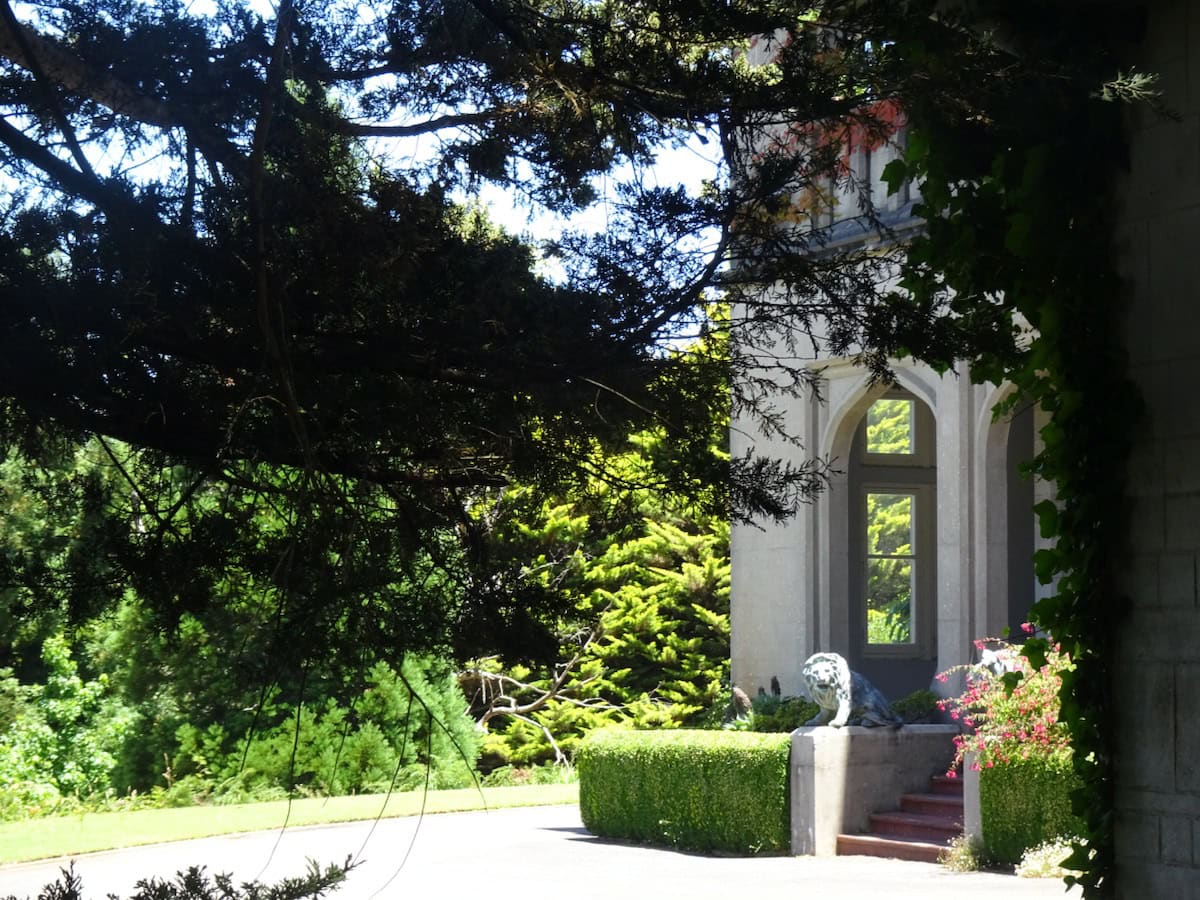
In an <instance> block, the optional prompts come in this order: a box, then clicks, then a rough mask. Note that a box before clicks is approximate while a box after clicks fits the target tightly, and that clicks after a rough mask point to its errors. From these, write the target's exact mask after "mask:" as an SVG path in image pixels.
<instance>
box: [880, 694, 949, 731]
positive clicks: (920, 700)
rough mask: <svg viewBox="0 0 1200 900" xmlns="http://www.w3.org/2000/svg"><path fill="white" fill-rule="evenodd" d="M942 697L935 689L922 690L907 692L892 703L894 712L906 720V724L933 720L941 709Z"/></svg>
mask: <svg viewBox="0 0 1200 900" xmlns="http://www.w3.org/2000/svg"><path fill="white" fill-rule="evenodd" d="M940 703H941V698H940V697H939V696H938V695H937V694H935V693H934V692H933V691H927V690H920V691H913V692H912V693H911V694H906V695H905V696H903V697H901V698H900V699H899V700H897V701H896V702H894V703H893V704H892V712H894V713H895V714H896V715H898V716H899V717H900V718H901V719H903V720H904V724H906V725H912V724H916V723H919V722H932V721H933V720H934V717H935V716H936V715H937V713H938V710H939V709H940V706H939V704H940Z"/></svg>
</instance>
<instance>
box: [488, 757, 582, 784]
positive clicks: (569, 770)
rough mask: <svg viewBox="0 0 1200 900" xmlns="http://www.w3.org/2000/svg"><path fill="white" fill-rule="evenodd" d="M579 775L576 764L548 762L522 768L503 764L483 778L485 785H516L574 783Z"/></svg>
mask: <svg viewBox="0 0 1200 900" xmlns="http://www.w3.org/2000/svg"><path fill="white" fill-rule="evenodd" d="M578 780H579V776H578V774H577V773H576V771H575V767H574V766H569V765H557V764H555V763H546V764H545V765H542V766H533V767H531V768H527V769H522V768H518V767H516V766H501V767H500V768H499V769H493V770H492V771H491V772H488V774H487V775H486V776H484V778H483V782H482V783H483V786H484V787H514V786H517V785H523V784H574V783H575V782H576V781H578Z"/></svg>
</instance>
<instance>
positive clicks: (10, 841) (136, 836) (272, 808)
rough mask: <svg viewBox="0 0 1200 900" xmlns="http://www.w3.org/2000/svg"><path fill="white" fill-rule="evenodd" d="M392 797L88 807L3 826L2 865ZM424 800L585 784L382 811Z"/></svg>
mask: <svg viewBox="0 0 1200 900" xmlns="http://www.w3.org/2000/svg"><path fill="white" fill-rule="evenodd" d="M385 799H387V798H386V797H385V795H383V794H378V795H367V796H359V797H329V798H324V799H322V798H316V799H307V800H293V801H292V811H291V816H290V817H288V813H287V801H285V800H279V801H274V802H271V803H246V804H242V805H240V806H193V807H187V808H183V809H144V810H138V811H136V812H112V813H83V814H81V815H74V816H58V817H55V818H48V819H30V820H27V821H24V822H6V823H4V824H2V825H0V864H3V863H10V862H21V861H24V860H30V859H50V858H53V857H56V856H67V855H74V854H77V853H91V852H93V851H96V850H113V849H116V848H117V847H133V846H136V845H137V844H157V843H161V842H163V841H182V840H188V839H189V838H199V837H210V836H212V835H217V834H235V833H237V832H241V831H261V830H263V829H270V828H279V827H280V826H281V825H283V823H284V820H285V817H287V822H288V825H289V827H295V826H299V825H321V824H326V823H329V822H353V821H356V820H359V819H373V818H375V817H376V816H377V815H379V811H380V809H381V808H382V807H383V806H384V801H385ZM423 799H424V800H425V812H427V813H441V812H462V811H465V810H471V809H485V808H486V809H500V808H503V807H510V806H548V805H552V804H565V803H577V802H578V801H579V785H578V784H544V785H542V784H539V785H528V786H522V787H496V788H484V789H483V791H482V795H481V792H480V791H478V790H475V789H474V788H471V789H467V790H457V791H430V792H429V794H428V797H427V798H423V796H422V792H421V791H412V792H407V793H403V794H393V795H392V796H391V798H390V799H387V806H386V808H384V811H383V815H384V816H385V817H387V818H393V817H397V816H411V815H416V814H417V813H419V812H420V811H421V804H422V800H423Z"/></svg>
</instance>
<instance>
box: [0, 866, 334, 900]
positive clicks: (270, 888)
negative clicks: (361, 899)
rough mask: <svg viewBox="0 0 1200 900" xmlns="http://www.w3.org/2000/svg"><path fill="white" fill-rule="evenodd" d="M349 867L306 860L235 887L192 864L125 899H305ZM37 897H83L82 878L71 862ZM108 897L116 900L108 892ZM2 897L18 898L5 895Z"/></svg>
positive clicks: (321, 892)
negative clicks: (295, 870) (289, 870)
mask: <svg viewBox="0 0 1200 900" xmlns="http://www.w3.org/2000/svg"><path fill="white" fill-rule="evenodd" d="M352 868H353V863H351V861H350V860H349V859H348V858H347V860H346V862H344V863H342V864H337V863H333V864H331V865H329V866H326V867H325V868H324V869H322V868H321V867H320V866H319V865H318V864H317V863H315V862H312V861H310V862H309V864H308V872H306V873H305V874H304V875H302V876H298V877H292V878H284V879H283V880H281V881H278V882H276V883H275V884H272V885H265V884H263V883H262V882H260V881H248V882H245V883H243V884H241V885H238V886H235V885H234V883H233V879H232V878H231V877H230V876H229V875H225V874H217V875H213V876H211V877H210V876H209V875H208V874H207V873H206V872H205V871H204V867H203V866H192V867H191V868H189V869H187V871H183V872H177V873H176V874H175V877H174V878H173V879H170V880H166V879H162V878H143V879H142V880H141V881H139V882H138V883H137V889H136V890H135V891H134V893H133V894H131V895H130V896H129V900H305V898H314V900H317V898H320V897H324V896H326V895H327V894H329V893H331V892H332V891H335V890H337V888H338V887H339V886H340V885H341V884H342V882H343V881H345V880H346V874H347V873H348V872H349V871H350V870H351V869H352ZM38 898H39V900H84V895H83V879H81V878H80V877H79V876H78V875H76V874H75V863H74V862H72V863H71V864H70V865H69V866H68V867H67V868H65V869H63V870H62V874H61V875H59V877H58V878H57V879H56V880H55V881H53V882H51V883H50V884H48V885H46V886H45V887H43V888H42V890H41V892H40V893H39V894H38ZM109 898H110V900H118V898H117V897H116V895H115V894H109ZM3 900H18V898H17V896H16V895H15V894H9V895H8V896H7V897H5V898H3Z"/></svg>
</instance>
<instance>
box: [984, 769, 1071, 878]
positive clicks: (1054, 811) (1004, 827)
mask: <svg viewBox="0 0 1200 900" xmlns="http://www.w3.org/2000/svg"><path fill="white" fill-rule="evenodd" d="M1079 786H1080V782H1079V779H1078V777H1077V776H1076V775H1075V773H1074V771H1072V769H1071V762H1070V760H1049V759H1036V758H1035V759H1018V760H1013V761H1010V762H1005V763H997V764H996V765H995V766H993V767H992V768H990V769H987V768H985V769H981V770H980V772H979V811H980V817H981V818H982V820H983V842H984V845H985V846H986V847H987V850H988V852H989V854H990V855H991V856H992V857H994V858H995V859H996V860H997V861H998V862H1005V863H1013V864H1016V863H1018V862H1020V861H1021V856H1022V854H1024V852H1025V851H1026V850H1028V849H1029V848H1031V847H1037V846H1039V845H1040V844H1044V843H1046V842H1047V841H1050V840H1053V839H1054V838H1056V837H1064V836H1074V835H1078V834H1082V833H1083V823H1082V822H1081V821H1080V820H1079V819H1078V818H1077V817H1076V816H1075V815H1074V814H1073V813H1072V812H1071V792H1072V791H1074V790H1075V789H1076V788H1078V787H1079Z"/></svg>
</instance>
